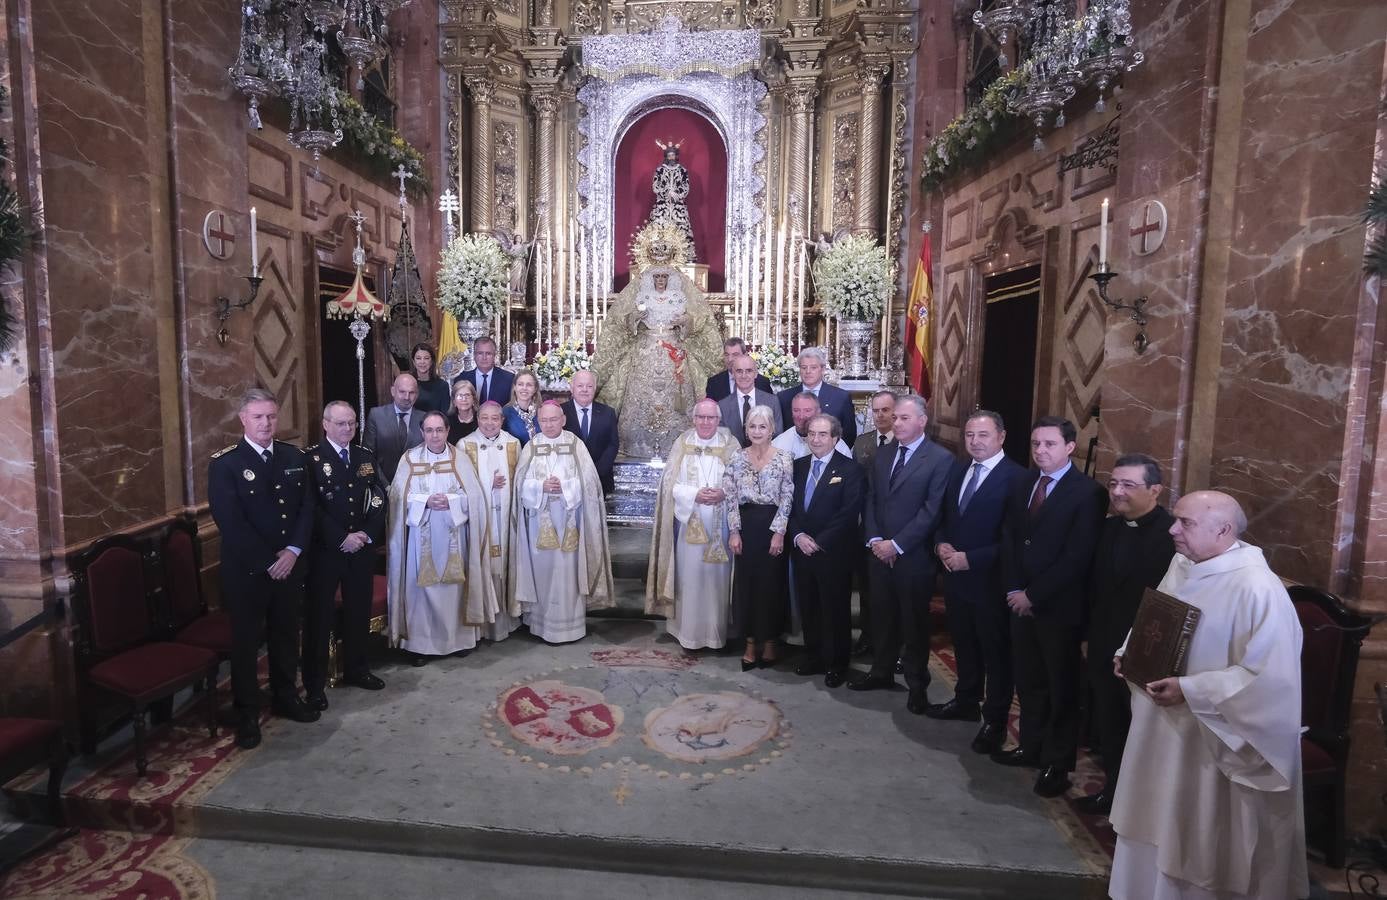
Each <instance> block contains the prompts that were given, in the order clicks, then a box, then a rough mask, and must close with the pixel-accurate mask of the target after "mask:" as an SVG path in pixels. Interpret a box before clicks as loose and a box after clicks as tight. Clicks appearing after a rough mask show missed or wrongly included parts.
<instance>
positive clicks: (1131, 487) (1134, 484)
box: [1108, 481, 1146, 491]
mask: <svg viewBox="0 0 1387 900" xmlns="http://www.w3.org/2000/svg"><path fill="white" fill-rule="evenodd" d="M1144 487H1146V485H1145V484H1143V483H1142V482H1140V481H1109V482H1108V488H1109V489H1112V488H1122V489H1123V490H1124V491H1135V490H1136V489H1137V488H1144Z"/></svg>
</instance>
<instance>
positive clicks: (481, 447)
mask: <svg viewBox="0 0 1387 900" xmlns="http://www.w3.org/2000/svg"><path fill="white" fill-rule="evenodd" d="M505 420H506V417H505V411H504V410H503V409H502V408H501V404H499V403H497V402H496V401H495V400H488V401H487V402H485V403H483V404H482V406H481V409H479V410H478V411H477V430H476V431H474V432H472V433H471V434H469V435H467V436H466V437H464V438H463V439H462V440H461V441H460V442H459V443H458V446H459V447H461V448H462V451H463V452H464V453H466V454H467V458H468V459H469V460H471V462H472V465H473V467H474V468H475V469H476V470H477V480H478V481H479V482H481V485H482V489H483V490H484V491H486V492H487V501H488V504H489V505H488V506H487V521H486V543H485V550H484V555H485V556H486V557H487V561H488V564H489V568H490V570H491V578H490V579H489V582H488V584H489V586H490V590H491V593H492V596H493V597H494V599H495V603H496V606H497V612H496V620H495V621H494V622H492V623H491V624H489V625H487V626H486V627H485V628H483V629H482V637H484V638H486V639H487V640H490V641H504V640H505V639H506V638H508V637H510V635H511V632H513V631H515V629H517V628H519V627H520V607H519V604H517V603H516V602H515V594H514V593H513V592H512V591H511V590H510V589H509V587H510V551H511V537H510V520H511V506H512V504H513V503H514V502H515V468H516V466H517V465H518V464H519V462H520V441H519V440H517V439H516V437H515V435H513V434H510V433H509V432H508V431H506V430H505V428H504V427H502V426H503V425H504V423H505Z"/></svg>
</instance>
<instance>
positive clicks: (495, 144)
mask: <svg viewBox="0 0 1387 900" xmlns="http://www.w3.org/2000/svg"><path fill="white" fill-rule="evenodd" d="M443 5H444V9H445V13H446V21H445V22H444V23H443V25H442V59H443V63H444V65H445V67H446V69H447V72H448V94H447V102H448V147H447V167H448V171H447V173H446V178H445V181H446V183H447V187H450V188H451V189H452V190H453V191H454V192H455V193H456V194H457V196H458V197H459V198H461V205H462V209H461V210H460V215H461V219H460V220H461V223H462V227H463V230H464V231H472V232H490V233H494V234H498V235H499V234H504V235H505V236H506V237H508V238H511V239H514V240H520V241H534V245H533V246H534V251H533V255H532V264H531V265H530V267H529V271H528V277H527V279H526V283H525V284H524V290H523V291H516V292H515V293H513V295H512V300H511V303H510V304H509V309H508V310H507V312H506V314H505V315H503V316H501V317H500V319H499V320H498V322H497V323H496V328H497V330H498V334H497V337H498V339H499V340H501V341H503V342H505V343H507V344H509V343H511V342H513V341H526V342H527V343H528V344H529V345H530V346H531V347H532V348H533V349H534V352H536V353H538V352H544V351H545V350H547V349H548V348H550V347H552V346H554V345H556V344H559V343H561V342H571V343H574V344H580V345H583V346H586V347H588V348H592V347H594V346H595V345H596V340H597V337H598V334H599V333H600V331H601V329H602V327H603V324H604V320H605V317H606V315H607V313H608V311H609V307H610V304H611V302H612V298H613V297H614V295H615V294H616V292H617V290H618V289H619V288H620V287H621V286H622V285H623V284H624V275H625V270H626V263H625V260H626V259H627V257H628V254H629V252H630V248H629V241H630V239H631V235H630V234H629V233H622V231H623V229H625V230H626V231H627V232H629V225H623V223H629V222H630V219H631V216H630V213H629V210H625V209H624V208H623V204H628V203H631V202H632V201H631V199H630V193H631V192H630V191H629V190H625V191H623V189H622V188H623V186H624V185H627V184H628V181H629V178H630V175H629V173H626V172H624V171H622V170H620V169H619V168H618V157H619V155H620V154H621V153H622V150H623V142H624V141H627V140H628V138H629V137H630V136H631V135H633V134H635V133H636V132H637V131H638V130H639V128H640V127H641V123H642V122H643V121H645V120H646V117H648V116H651V115H652V114H657V113H660V112H661V111H664V110H684V111H687V112H688V113H690V114H692V115H695V116H697V117H699V118H700V119H701V120H703V121H706V122H707V123H708V124H709V126H711V129H712V132H714V133H715V134H716V141H718V142H720V143H721V150H722V151H725V156H726V172H725V186H726V187H725V194H724V193H721V192H720V193H719V194H718V196H719V198H720V199H719V200H718V201H717V202H718V204H720V208H714V207H713V206H710V205H707V204H709V203H711V202H712V201H709V200H708V197H709V196H711V193H712V192H711V191H710V192H708V193H707V194H706V195H705V194H700V185H699V184H698V183H697V177H698V176H697V175H695V183H694V185H693V192H692V193H691V194H690V199H689V203H690V208H691V209H693V210H694V211H695V213H696V217H697V216H698V215H701V216H702V217H703V221H707V220H708V219H709V218H714V219H716V221H717V222H719V223H720V225H721V228H720V231H719V232H718V233H719V234H720V240H719V241H718V243H719V246H718V247H716V248H708V247H702V246H699V247H697V248H696V249H697V256H696V258H695V263H696V264H697V266H700V267H701V266H708V267H709V268H710V269H711V271H710V272H709V273H708V277H709V278H710V280H711V283H712V286H713V287H714V291H713V292H712V293H709V294H708V300H709V302H710V304H711V305H712V306H713V308H714V310H715V311H716V315H717V320H718V323H719V327H720V328H721V330H722V332H723V334H724V335H729V336H730V335H739V336H742V337H745V338H746V339H748V341H749V342H750V343H751V345H752V347H753V349H757V348H759V347H762V346H765V345H770V344H775V345H778V346H780V347H781V348H783V349H785V350H787V351H789V352H791V353H794V352H795V351H797V350H798V349H799V348H800V347H803V346H806V345H811V344H814V345H823V346H827V347H828V348H829V349H830V352H831V353H832V354H833V355H834V360H835V362H836V360H837V359H838V358H839V354H840V353H841V352H842V351H841V350H840V349H839V348H838V347H837V343H838V340H837V339H838V334H837V332H838V327H837V324H836V322H834V321H833V320H831V319H830V318H828V317H826V316H824V315H823V314H822V313H821V311H820V309H819V307H818V304H817V303H816V299H815V296H814V288H813V279H812V273H811V272H810V267H811V263H812V261H813V259H814V253H815V250H814V244H815V241H816V240H817V239H818V238H819V237H820V235H822V234H834V233H838V234H842V233H855V234H864V235H870V236H872V237H875V238H877V239H879V240H880V241H881V242H882V244H883V245H884V246H885V247H886V248H887V253H888V256H889V257H890V258H891V259H892V260H894V261H895V264H896V272H897V273H898V278H897V280H898V283H897V285H896V290H895V293H894V295H893V296H892V297H891V298H890V300H889V301H888V303H887V305H886V309H885V311H884V312H883V314H882V315H881V317H880V318H879V319H878V321H877V323H876V327H875V329H874V332H873V334H872V336H871V342H870V346H869V347H868V349H867V352H868V354H869V363H870V374H871V377H872V378H873V380H875V381H879V382H880V381H884V382H889V383H899V382H900V381H901V380H902V379H901V374H900V373H901V356H902V350H903V348H902V346H901V333H902V330H903V316H902V314H903V311H904V308H905V303H904V294H905V291H906V278H907V274H908V273H909V271H910V268H911V267H910V265H909V264H908V260H906V259H904V255H905V253H906V252H907V249H908V241H907V240H906V235H905V234H904V223H905V222H906V220H907V215H906V213H907V210H906V205H907V203H908V202H909V194H910V191H909V185H908V183H907V175H906V172H907V166H906V163H907V160H908V159H909V158H910V155H911V153H912V152H914V151H913V150H912V148H911V147H910V146H909V144H910V128H909V116H910V109H909V104H908V103H907V93H908V91H907V88H908V85H909V83H910V81H911V79H912V78H913V77H914V76H913V72H912V70H911V67H912V62H911V60H912V56H913V52H914V49H915V46H916V44H917V40H918V34H917V30H918V26H917V23H916V18H917V15H918V14H917V12H916V10H915V9H914V8H912V6H911V5H910V3H909V2H907V0H783V2H779V3H777V2H771V0H689V2H666V0H626V2H623V0H566V2H554V0H532V2H528V3H525V2H521V0H445V2H444V4H443ZM661 137H665V136H664V135H661ZM671 137H677V136H671ZM652 143H653V142H652ZM628 158H629V157H628ZM717 174H718V176H719V179H718V183H719V185H721V183H722V182H721V176H722V175H723V173H722V172H718V173H717ZM650 176H651V173H650V171H649V170H647V171H644V172H641V173H640V177H641V178H642V179H644V186H645V188H644V189H645V190H646V191H649V189H650ZM623 179H627V180H623ZM722 198H725V199H722ZM698 203H704V204H705V206H704V207H702V208H696V204H698ZM637 224H639V223H637ZM688 274H690V275H691V277H696V278H699V279H701V278H702V277H703V270H702V269H699V268H694V269H691V270H690V271H689V272H688ZM705 283H706V282H705ZM719 286H720V289H719Z"/></svg>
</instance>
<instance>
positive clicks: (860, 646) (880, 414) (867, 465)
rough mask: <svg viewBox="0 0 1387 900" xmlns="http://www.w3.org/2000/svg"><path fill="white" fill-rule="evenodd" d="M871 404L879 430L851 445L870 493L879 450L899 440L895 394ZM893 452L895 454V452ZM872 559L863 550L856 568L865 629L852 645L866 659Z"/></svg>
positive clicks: (859, 615)
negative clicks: (868, 579)
mask: <svg viewBox="0 0 1387 900" xmlns="http://www.w3.org/2000/svg"><path fill="white" fill-rule="evenodd" d="M868 404H869V408H870V409H871V412H872V424H873V425H875V426H876V427H875V428H873V429H872V430H871V431H868V432H865V433H863V434H859V435H858V436H857V440H856V441H854V442H853V445H852V458H853V460H854V461H856V463H857V464H858V465H859V466H861V467H862V471H863V472H865V473H866V474H867V489H868V490H871V487H872V462H873V461H874V460H875V459H876V455H877V451H878V450H880V449H882V448H883V447H886V446H887V445H888V444H890V443H891V441H893V440H895V437H896V436H895V434H894V433H893V432H892V429H893V428H894V427H895V423H896V416H895V413H896V392H895V391H877V392H876V393H875V394H873V395H872V399H871V400H870V401H868ZM890 452H892V453H895V452H896V451H895V450H894V449H892V450H891V451H890ZM871 559H872V551H870V550H866V549H864V550H863V551H862V560H861V563H860V564H859V565H858V567H857V596H858V601H857V604H858V606H857V624H858V627H860V628H861V629H862V635H861V636H860V637H859V638H858V639H857V643H856V644H853V646H852V654H853V656H863V655H866V654H868V653H871V652H872V604H871V599H870V598H871V596H872V593H871V590H870V589H869V587H868V581H867V572H868V566H867V564H868V562H870V561H871ZM897 649H899V648H897Z"/></svg>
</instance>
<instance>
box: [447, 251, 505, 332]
mask: <svg viewBox="0 0 1387 900" xmlns="http://www.w3.org/2000/svg"><path fill="white" fill-rule="evenodd" d="M509 291H510V259H509V258H508V257H507V256H506V252H505V250H504V249H503V248H502V247H501V243H500V242H499V241H497V240H496V239H495V238H494V237H492V236H491V235H489V234H464V235H462V236H461V237H457V238H454V239H453V241H452V243H450V244H448V246H446V247H444V248H443V253H442V255H441V257H440V259H439V263H438V292H437V299H438V305H439V307H440V308H442V309H443V310H445V311H446V312H448V313H451V314H452V316H453V318H455V319H457V320H458V321H459V322H460V321H462V320H463V319H491V318H493V317H494V316H495V315H496V311H497V310H498V309H500V308H502V306H503V304H504V303H505V302H506V300H507V296H508V294H509Z"/></svg>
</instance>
